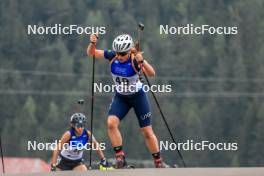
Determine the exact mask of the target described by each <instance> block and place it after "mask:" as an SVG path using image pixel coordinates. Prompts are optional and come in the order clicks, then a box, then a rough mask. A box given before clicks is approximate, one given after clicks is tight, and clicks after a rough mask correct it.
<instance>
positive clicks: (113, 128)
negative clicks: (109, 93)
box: [107, 95, 130, 168]
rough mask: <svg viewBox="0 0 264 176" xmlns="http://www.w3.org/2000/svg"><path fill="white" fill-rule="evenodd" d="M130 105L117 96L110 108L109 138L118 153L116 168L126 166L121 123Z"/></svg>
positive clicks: (108, 120)
mask: <svg viewBox="0 0 264 176" xmlns="http://www.w3.org/2000/svg"><path fill="white" fill-rule="evenodd" d="M129 109H130V105H129V104H128V103H127V102H126V100H125V98H122V97H121V96H119V95H115V96H114V98H113V100H112V103H111V105H110V108H109V112H108V114H109V116H108V119H107V127H108V136H109V138H110V141H111V144H112V146H113V148H114V151H115V153H116V167H117V168H122V167H124V166H125V165H126V161H125V153H124V152H123V149H122V136H121V133H120V131H119V124H120V121H121V120H122V119H123V118H124V117H125V115H126V114H127V113H128V111H129Z"/></svg>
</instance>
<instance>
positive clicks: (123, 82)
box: [115, 76, 129, 86]
mask: <svg viewBox="0 0 264 176" xmlns="http://www.w3.org/2000/svg"><path fill="white" fill-rule="evenodd" d="M115 81H116V82H117V83H118V84H119V85H121V84H122V85H125V86H128V85H129V80H128V79H127V78H120V77H118V76H117V77H116V80H115Z"/></svg>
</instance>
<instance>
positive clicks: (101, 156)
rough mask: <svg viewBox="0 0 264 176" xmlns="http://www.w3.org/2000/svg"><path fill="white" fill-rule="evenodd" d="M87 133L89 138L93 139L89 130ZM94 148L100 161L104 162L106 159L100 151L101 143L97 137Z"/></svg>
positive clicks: (94, 140)
mask: <svg viewBox="0 0 264 176" xmlns="http://www.w3.org/2000/svg"><path fill="white" fill-rule="evenodd" d="M87 133H88V134H89V138H90V139H91V132H90V131H88V130H87ZM93 146H94V147H96V153H97V155H98V156H99V159H100V160H102V159H104V153H103V151H102V150H101V149H100V145H99V143H98V142H97V141H96V139H95V137H93Z"/></svg>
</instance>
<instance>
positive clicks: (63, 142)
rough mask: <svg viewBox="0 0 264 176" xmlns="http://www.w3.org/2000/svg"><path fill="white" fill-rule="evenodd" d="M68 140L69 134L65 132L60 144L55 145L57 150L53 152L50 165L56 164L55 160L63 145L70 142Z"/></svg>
mask: <svg viewBox="0 0 264 176" xmlns="http://www.w3.org/2000/svg"><path fill="white" fill-rule="evenodd" d="M70 138H71V134H70V132H69V131H67V132H65V133H64V134H63V135H62V137H61V139H60V142H59V143H58V144H57V148H56V149H55V150H54V151H53V155H52V159H51V164H54V165H55V164H56V163H57V159H58V156H59V153H60V151H61V150H62V146H63V144H65V143H67V142H68V141H69V140H70Z"/></svg>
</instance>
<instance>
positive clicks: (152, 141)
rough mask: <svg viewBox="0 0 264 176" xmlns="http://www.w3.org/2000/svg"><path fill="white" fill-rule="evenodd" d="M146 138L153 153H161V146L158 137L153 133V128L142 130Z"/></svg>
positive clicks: (148, 127)
mask: <svg viewBox="0 0 264 176" xmlns="http://www.w3.org/2000/svg"><path fill="white" fill-rule="evenodd" d="M140 130H141V133H142V134H143V136H144V139H145V142H146V145H147V147H148V149H149V151H150V152H151V153H157V152H159V145H158V140H157V137H156V135H155V134H154V132H153V129H152V126H151V125H149V126H146V127H143V128H141V129H140Z"/></svg>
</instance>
